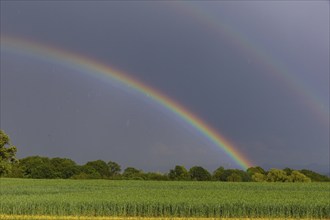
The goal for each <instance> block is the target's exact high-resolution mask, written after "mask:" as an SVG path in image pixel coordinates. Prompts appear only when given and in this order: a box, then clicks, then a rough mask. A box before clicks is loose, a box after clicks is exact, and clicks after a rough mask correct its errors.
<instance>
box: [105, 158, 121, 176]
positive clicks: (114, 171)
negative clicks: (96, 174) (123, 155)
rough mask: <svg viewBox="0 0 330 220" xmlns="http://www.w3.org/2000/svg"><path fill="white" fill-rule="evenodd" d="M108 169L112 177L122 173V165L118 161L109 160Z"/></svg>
mask: <svg viewBox="0 0 330 220" xmlns="http://www.w3.org/2000/svg"><path fill="white" fill-rule="evenodd" d="M108 169H109V176H110V177H116V176H119V175H120V171H121V168H120V165H119V164H118V163H116V162H113V161H109V162H108Z"/></svg>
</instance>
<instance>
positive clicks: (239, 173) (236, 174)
mask: <svg viewBox="0 0 330 220" xmlns="http://www.w3.org/2000/svg"><path fill="white" fill-rule="evenodd" d="M238 180H240V181H241V182H248V181H250V180H251V177H250V176H249V174H248V173H247V172H245V171H243V170H238V169H228V170H224V172H223V173H222V175H221V176H220V181H233V182H237V181H238Z"/></svg>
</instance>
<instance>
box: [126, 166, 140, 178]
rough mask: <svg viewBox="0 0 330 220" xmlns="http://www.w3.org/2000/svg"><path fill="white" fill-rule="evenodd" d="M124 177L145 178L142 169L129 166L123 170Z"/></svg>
mask: <svg viewBox="0 0 330 220" xmlns="http://www.w3.org/2000/svg"><path fill="white" fill-rule="evenodd" d="M123 177H124V178H125V179H135V180H143V179H144V178H143V172H142V170H138V169H135V168H134V167H127V168H126V169H125V170H124V172H123Z"/></svg>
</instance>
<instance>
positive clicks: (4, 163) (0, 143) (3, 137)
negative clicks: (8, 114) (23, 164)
mask: <svg viewBox="0 0 330 220" xmlns="http://www.w3.org/2000/svg"><path fill="white" fill-rule="evenodd" d="M16 152H17V149H16V147H15V146H13V145H12V144H11V142H10V138H9V136H8V135H7V134H6V133H5V132H4V131H3V130H0V176H2V175H5V174H8V173H9V172H10V170H11V167H12V165H13V164H14V163H16V162H17V159H16V157H15V155H16Z"/></svg>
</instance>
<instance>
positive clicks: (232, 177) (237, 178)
mask: <svg viewBox="0 0 330 220" xmlns="http://www.w3.org/2000/svg"><path fill="white" fill-rule="evenodd" d="M242 181H243V179H242V177H241V176H240V175H239V174H237V173H232V174H230V176H228V177H227V182H242Z"/></svg>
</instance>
